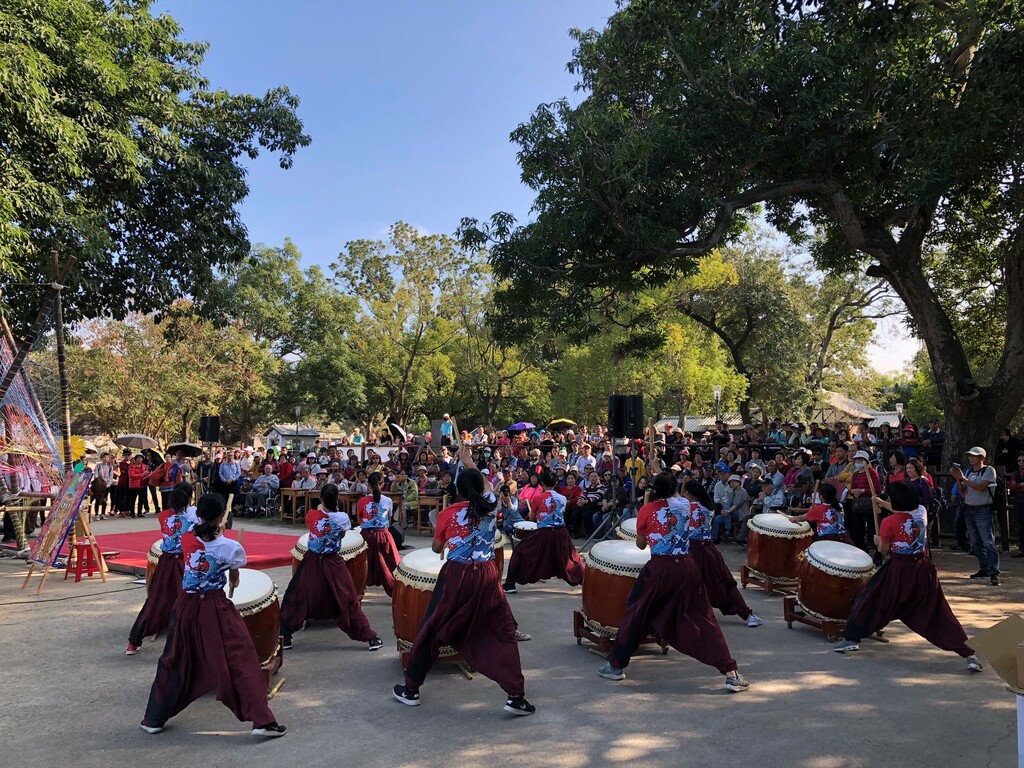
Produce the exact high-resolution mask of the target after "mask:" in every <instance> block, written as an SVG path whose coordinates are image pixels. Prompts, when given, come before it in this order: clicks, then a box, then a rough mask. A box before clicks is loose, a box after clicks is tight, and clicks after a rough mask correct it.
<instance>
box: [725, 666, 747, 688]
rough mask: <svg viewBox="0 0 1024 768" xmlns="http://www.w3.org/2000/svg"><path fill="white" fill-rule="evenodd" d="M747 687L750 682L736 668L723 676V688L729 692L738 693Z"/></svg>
mask: <svg viewBox="0 0 1024 768" xmlns="http://www.w3.org/2000/svg"><path fill="white" fill-rule="evenodd" d="M749 687H750V683H748V682H747V679H746V678H745V677H743V675H741V674H740V671H739V670H738V669H737V670H736V671H735V672H733V673H732V674H731V675H726V676H725V690H727V691H728V692H729V693H739V692H740V691H745V690H747V688H749Z"/></svg>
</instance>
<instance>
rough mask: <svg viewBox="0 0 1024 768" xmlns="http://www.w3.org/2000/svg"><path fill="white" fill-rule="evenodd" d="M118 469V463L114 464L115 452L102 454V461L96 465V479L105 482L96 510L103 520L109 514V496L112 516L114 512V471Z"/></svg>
mask: <svg viewBox="0 0 1024 768" xmlns="http://www.w3.org/2000/svg"><path fill="white" fill-rule="evenodd" d="M116 469H117V465H116V464H114V454H112V453H109V452H108V453H104V454H103V455H102V456H100V463H99V464H97V465H96V479H97V480H99V481H101V482H102V483H103V486H104V488H103V493H102V494H101V496H100V498H99V500H98V502H97V504H96V512H97V513H98V514H99V519H100V520H103V519H105V518H106V516H107V498H108V497H111V501H110V512H111V517H113V513H114V501H113V498H112V496H113V492H114V472H115V470H116Z"/></svg>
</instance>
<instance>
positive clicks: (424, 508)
mask: <svg viewBox="0 0 1024 768" xmlns="http://www.w3.org/2000/svg"><path fill="white" fill-rule="evenodd" d="M444 501H445V497H444V494H442V495H440V496H420V510H419V512H420V513H419V516H418V517H417V520H416V533H417V535H418V534H421V533H422V532H423V530H424V529H426V530H427V532H428V533H430V532H432V531H433V528H434V526H433V525H432V524H431V523H430V518H429V514H430V510H431V509H436V510H437V511H438V512H440V511H441V510H442V509H444V508H445V503H444ZM424 512H426V513H427V515H428V517H427V524H426V525H423V523H422V521H423V513H424Z"/></svg>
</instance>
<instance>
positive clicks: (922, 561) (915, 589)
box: [843, 555, 974, 659]
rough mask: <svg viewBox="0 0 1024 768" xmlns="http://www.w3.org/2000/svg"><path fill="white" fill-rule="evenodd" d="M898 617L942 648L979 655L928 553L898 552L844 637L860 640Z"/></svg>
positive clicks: (862, 598)
mask: <svg viewBox="0 0 1024 768" xmlns="http://www.w3.org/2000/svg"><path fill="white" fill-rule="evenodd" d="M896 619H899V620H900V621H902V622H903V623H904V624H906V625H907V626H908V627H910V629H912V630H913V631H914V632H916V633H917V634H919V635H920V636H921V637H923V638H924V639H925V640H927V641H928V642H929V643H931V644H932V645H934V646H936V647H937V648H941V649H942V650H944V651H953V652H955V653H957V654H959V655H960V656H962V657H963V658H965V659H966V658H967V657H968V656H973V655H974V651H973V650H971V647H970V646H969V645H967V633H966V632H964V628H963V627H962V626H961V625H960V622H959V621H957V618H956V616H954V615H953V610H952V609H951V608H950V607H949V603H947V602H946V597H945V595H943V594H942V585H941V584H939V577H938V574H937V573H936V572H935V564H934V563H933V562H932V561H931V558H929V557H927V556H925V555H892V556H891V557H890V558H889V559H888V560H887V561H886V562H885V563H884V564H883V565H882V567H881V568H879V569H878V570H877V571H876V572H875V575H874V576H872V577H871V581H869V582H868V584H867V586H866V587H864V589H863V590H862V591H861V593H860V594H859V595H857V598H856V599H855V600H854V601H853V608H851V609H850V618H849V619H847V621H846V629H845V630H844V631H843V637H845V638H846V639H847V640H852V641H853V642H855V643H859V642H860V641H861V639H863V638H865V637H870V636H871V635H873V634H874V633H875V632H878V631H879V630H880V629H883V628H884V627H885V626H886V625H887V624H889V622H891V621H895V620H896Z"/></svg>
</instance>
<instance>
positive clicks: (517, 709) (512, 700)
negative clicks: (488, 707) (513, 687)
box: [505, 696, 537, 715]
mask: <svg viewBox="0 0 1024 768" xmlns="http://www.w3.org/2000/svg"><path fill="white" fill-rule="evenodd" d="M505 711H506V712H508V713H509V714H510V715H532V714H533V713H534V712H536V711H537V708H536V707H535V706H533V704H531V703H530V702H528V701H527V700H526V699H525V698H523V697H522V696H515V697H513V696H509V697H508V701H506V702H505Z"/></svg>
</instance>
